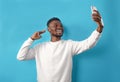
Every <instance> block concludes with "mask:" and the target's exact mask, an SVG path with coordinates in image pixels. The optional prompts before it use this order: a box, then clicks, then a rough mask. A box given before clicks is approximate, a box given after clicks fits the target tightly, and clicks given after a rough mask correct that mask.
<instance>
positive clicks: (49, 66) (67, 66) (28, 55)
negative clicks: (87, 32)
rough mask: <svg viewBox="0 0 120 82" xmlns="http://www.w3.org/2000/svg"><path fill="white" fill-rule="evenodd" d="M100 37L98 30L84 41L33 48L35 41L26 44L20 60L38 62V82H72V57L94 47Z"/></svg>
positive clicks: (18, 57)
mask: <svg viewBox="0 0 120 82" xmlns="http://www.w3.org/2000/svg"><path fill="white" fill-rule="evenodd" d="M99 37H100V33H99V32H97V31H96V30H95V31H94V32H93V33H92V34H91V36H90V37H89V38H87V39H86V40H83V41H72V40H60V41H57V42H51V41H50V42H44V43H41V44H38V45H36V46H35V47H33V48H30V46H31V45H32V43H33V40H32V39H31V38H29V39H28V40H26V41H25V42H24V44H23V45H22V47H21V49H20V50H19V52H18V55H17V59H18V60H29V59H35V60H36V67H37V80H38V82H71V73H72V56H74V55H76V54H80V53H81V52H83V51H85V50H87V49H90V48H91V47H93V46H94V45H95V44H96V42H97V41H98V39H99Z"/></svg>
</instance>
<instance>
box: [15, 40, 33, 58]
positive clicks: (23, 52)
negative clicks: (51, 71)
mask: <svg viewBox="0 0 120 82" xmlns="http://www.w3.org/2000/svg"><path fill="white" fill-rule="evenodd" d="M32 43H33V40H32V39H31V38H29V39H28V40H26V41H25V42H24V43H23V45H22V46H21V48H20V50H19V52H18V54H17V59H18V60H30V59H34V58H35V50H34V48H30V46H31V45H32Z"/></svg>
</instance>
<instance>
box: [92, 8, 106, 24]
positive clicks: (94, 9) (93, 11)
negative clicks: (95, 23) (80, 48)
mask: <svg viewBox="0 0 120 82" xmlns="http://www.w3.org/2000/svg"><path fill="white" fill-rule="evenodd" d="M95 11H98V10H97V8H96V7H95V6H91V12H92V14H93V13H96V12H95ZM101 23H102V25H103V26H104V23H103V19H102V18H101Z"/></svg>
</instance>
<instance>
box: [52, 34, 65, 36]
mask: <svg viewBox="0 0 120 82" xmlns="http://www.w3.org/2000/svg"><path fill="white" fill-rule="evenodd" d="M54 36H55V37H62V36H63V34H61V35H54Z"/></svg>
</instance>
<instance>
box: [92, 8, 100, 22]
mask: <svg viewBox="0 0 120 82" xmlns="http://www.w3.org/2000/svg"><path fill="white" fill-rule="evenodd" d="M92 19H93V20H94V21H96V22H100V21H101V16H100V13H99V12H98V11H97V10H94V13H93V14H92Z"/></svg>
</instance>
